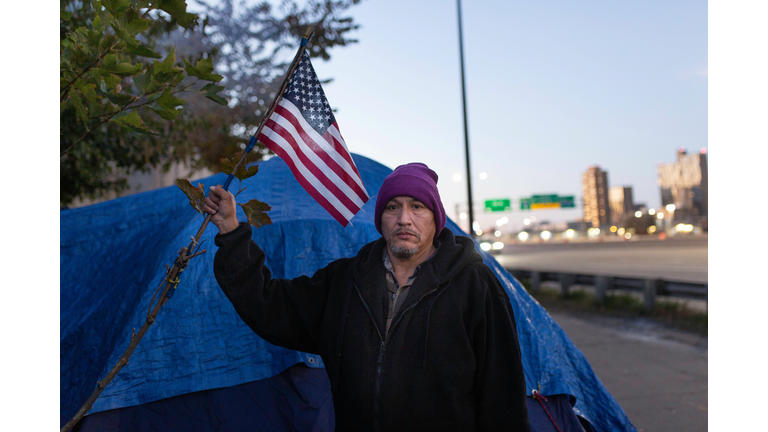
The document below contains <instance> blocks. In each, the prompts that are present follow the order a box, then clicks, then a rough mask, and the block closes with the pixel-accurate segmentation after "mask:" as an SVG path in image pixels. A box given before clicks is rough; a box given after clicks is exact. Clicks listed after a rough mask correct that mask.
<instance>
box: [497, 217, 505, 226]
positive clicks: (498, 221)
mask: <svg viewBox="0 0 768 432" xmlns="http://www.w3.org/2000/svg"><path fill="white" fill-rule="evenodd" d="M502 225H504V222H502V221H501V219H499V220H497V221H496V226H498V227H500V226H502Z"/></svg>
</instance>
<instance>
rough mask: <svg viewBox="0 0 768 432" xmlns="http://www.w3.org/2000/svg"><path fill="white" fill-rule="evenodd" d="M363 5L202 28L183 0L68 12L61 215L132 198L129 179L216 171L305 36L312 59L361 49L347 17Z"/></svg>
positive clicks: (227, 9)
mask: <svg viewBox="0 0 768 432" xmlns="http://www.w3.org/2000/svg"><path fill="white" fill-rule="evenodd" d="M356 3H358V1H357V0H346V1H325V2H318V1H309V2H306V3H305V2H302V5H303V6H301V7H300V6H298V4H297V1H296V0H285V1H283V2H282V3H281V4H280V6H279V7H277V8H275V7H273V6H271V5H270V4H268V3H266V2H264V3H260V4H258V5H255V6H247V5H245V4H244V3H243V4H241V5H239V7H235V6H234V4H233V2H232V1H231V0H225V1H223V2H221V3H217V4H216V5H214V6H212V5H211V4H213V2H211V4H207V3H200V6H202V8H203V10H204V12H203V13H201V14H199V15H200V16H196V15H193V14H190V13H188V12H187V4H186V2H185V1H184V0H160V1H149V0H101V1H98V0H92V1H90V2H89V1H87V0H86V1H79V0H63V1H62V2H61V20H60V42H61V48H60V53H61V67H60V76H61V86H60V89H61V93H60V96H61V118H60V131H61V135H60V151H61V158H60V168H61V169H60V172H61V174H60V184H61V188H60V202H61V204H62V205H67V204H69V203H71V202H72V201H73V200H74V199H75V198H78V197H80V198H91V199H94V198H98V197H100V196H103V195H104V194H105V193H107V192H109V191H118V192H119V191H121V190H124V189H125V188H126V187H127V182H126V180H125V178H124V175H123V173H126V172H132V171H146V170H149V169H152V168H155V167H162V168H164V169H168V167H170V165H171V164H173V163H175V162H179V161H185V162H191V163H192V164H193V168H201V167H209V168H212V169H214V170H218V169H219V168H218V161H219V159H220V158H222V157H227V156H231V155H232V154H233V153H234V152H235V151H236V150H237V149H238V148H241V147H242V146H243V143H244V142H247V139H248V137H249V136H250V133H252V132H253V130H254V129H255V127H256V125H258V123H259V121H260V120H261V116H262V115H263V111H264V109H265V108H266V106H267V105H268V104H269V102H270V101H271V96H273V93H274V91H275V87H277V86H278V85H279V79H280V78H281V77H282V74H283V73H284V71H285V69H286V68H287V63H288V62H290V55H286V54H285V53H286V52H288V51H290V50H292V49H295V47H296V46H297V41H298V38H299V37H300V35H301V34H303V32H304V31H305V30H306V28H307V26H309V25H310V24H316V25H315V27H314V29H315V36H314V37H313V44H312V49H311V51H310V53H311V54H312V55H313V56H315V57H322V58H324V59H328V58H330V55H329V53H328V50H329V49H330V48H333V47H335V46H344V45H346V44H349V43H354V42H356V41H355V40H354V39H350V38H348V36H347V35H346V34H347V32H349V31H351V30H354V29H356V28H357V27H358V26H357V25H355V24H353V23H352V19H351V18H345V17H342V16H340V13H341V12H343V11H344V10H346V9H347V8H349V7H350V6H352V5H353V4H356ZM159 59H162V61H158V60H159ZM214 59H215V60H216V63H214ZM219 82H221V84H223V86H222V85H218V84H216V83H219ZM224 86H226V89H227V90H226V91H223V90H224V88H225V87H224ZM222 91H223V92H222ZM211 100H212V101H213V102H216V103H210V101H211ZM181 106H184V109H183V110H182V109H180V107H181ZM254 153H255V157H254V158H255V159H258V158H260V157H261V156H262V155H263V154H265V153H266V152H265V150H263V149H260V150H259V151H256V152H254Z"/></svg>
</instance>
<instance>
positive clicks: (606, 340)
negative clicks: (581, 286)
mask: <svg viewBox="0 0 768 432" xmlns="http://www.w3.org/2000/svg"><path fill="white" fill-rule="evenodd" d="M550 314H551V315H552V318H554V319H555V321H557V323H558V324H560V326H561V327H562V328H563V330H565V332H566V333H567V334H568V336H569V337H570V338H571V340H572V341H573V342H574V343H575V344H576V346H577V347H578V348H579V349H580V350H581V352H582V353H584V355H585V356H586V358H587V360H589V362H590V364H591V365H592V368H593V369H594V371H595V373H596V374H597V376H598V377H599V378H600V380H601V381H602V382H603V385H605V387H606V388H607V389H608V391H609V392H610V393H611V394H612V395H613V397H614V398H615V399H616V400H617V401H618V402H619V404H620V405H621V406H622V408H623V409H624V411H625V412H626V413H627V416H628V417H629V419H630V421H631V422H632V423H633V424H634V425H635V427H636V428H637V429H638V430H639V431H641V432H650V431H656V432H687V431H691V432H694V431H695V432H700V431H706V430H707V414H708V407H707V403H708V402H707V401H708V396H707V390H708V377H707V363H708V352H707V339H706V338H704V337H700V336H694V335H690V334H687V333H682V332H677V331H673V330H668V329H664V328H662V327H660V326H659V325H657V324H654V323H652V322H650V321H646V320H643V319H631V320H627V319H620V318H605V317H597V316H586V315H585V316H581V315H579V316H576V315H570V314H565V313H561V312H554V313H553V312H550Z"/></svg>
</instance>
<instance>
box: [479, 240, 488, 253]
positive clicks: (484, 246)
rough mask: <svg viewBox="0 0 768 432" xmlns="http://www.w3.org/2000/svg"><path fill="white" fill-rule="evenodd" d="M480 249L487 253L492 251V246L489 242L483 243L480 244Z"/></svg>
mask: <svg viewBox="0 0 768 432" xmlns="http://www.w3.org/2000/svg"><path fill="white" fill-rule="evenodd" d="M480 249H482V250H484V251H486V252H487V251H489V250H491V244H490V243H488V242H482V243H480Z"/></svg>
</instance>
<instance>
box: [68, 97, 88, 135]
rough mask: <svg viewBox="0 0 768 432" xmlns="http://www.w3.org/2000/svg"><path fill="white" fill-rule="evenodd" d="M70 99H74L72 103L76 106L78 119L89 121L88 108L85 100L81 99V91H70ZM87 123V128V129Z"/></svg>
mask: <svg viewBox="0 0 768 432" xmlns="http://www.w3.org/2000/svg"><path fill="white" fill-rule="evenodd" d="M69 100H70V101H72V105H73V106H74V107H75V115H76V116H77V119H78V120H80V121H82V122H84V123H87V122H88V108H87V107H85V106H84V105H83V100H82V99H80V93H78V92H77V91H71V92H69ZM87 127H88V126H87V125H86V129H87Z"/></svg>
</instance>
